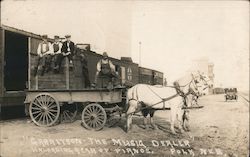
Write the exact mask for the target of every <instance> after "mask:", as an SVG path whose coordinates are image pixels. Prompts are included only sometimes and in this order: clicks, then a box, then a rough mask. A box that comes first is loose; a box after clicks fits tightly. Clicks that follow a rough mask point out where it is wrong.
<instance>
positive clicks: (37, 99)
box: [34, 97, 43, 107]
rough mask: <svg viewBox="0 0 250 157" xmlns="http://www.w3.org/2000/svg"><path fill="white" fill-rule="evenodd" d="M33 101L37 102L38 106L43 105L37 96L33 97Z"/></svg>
mask: <svg viewBox="0 0 250 157" xmlns="http://www.w3.org/2000/svg"><path fill="white" fill-rule="evenodd" d="M35 101H37V103H38V104H39V106H41V107H42V106H43V104H42V103H41V102H40V100H39V97H37V98H36V99H35ZM35 101H34V102H35Z"/></svg>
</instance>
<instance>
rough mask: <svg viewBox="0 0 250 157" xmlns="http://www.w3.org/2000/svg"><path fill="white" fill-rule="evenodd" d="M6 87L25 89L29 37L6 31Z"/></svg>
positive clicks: (13, 89) (8, 89)
mask: <svg viewBox="0 0 250 157" xmlns="http://www.w3.org/2000/svg"><path fill="white" fill-rule="evenodd" d="M4 62H5V66H4V88H5V90H6V91H23V90H24V89H25V88H26V82H27V80H28V38H27V37H26V36H24V35H21V34H17V33H14V32H9V31H5V53H4Z"/></svg>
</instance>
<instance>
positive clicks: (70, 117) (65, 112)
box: [65, 112, 72, 121]
mask: <svg viewBox="0 0 250 157" xmlns="http://www.w3.org/2000/svg"><path fill="white" fill-rule="evenodd" d="M65 114H66V115H67V117H69V119H70V121H72V117H71V116H70V115H69V113H67V112H65Z"/></svg>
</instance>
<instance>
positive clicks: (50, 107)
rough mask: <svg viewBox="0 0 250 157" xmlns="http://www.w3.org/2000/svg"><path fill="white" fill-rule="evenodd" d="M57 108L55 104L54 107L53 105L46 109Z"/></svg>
mask: <svg viewBox="0 0 250 157" xmlns="http://www.w3.org/2000/svg"><path fill="white" fill-rule="evenodd" d="M55 107H56V108H57V105H56V104H55V105H53V106H50V107H48V108H49V109H51V108H55Z"/></svg>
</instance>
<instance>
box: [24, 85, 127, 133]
mask: <svg viewBox="0 0 250 157" xmlns="http://www.w3.org/2000/svg"><path fill="white" fill-rule="evenodd" d="M124 90H125V88H124V87H120V88H113V89H106V88H95V89H74V90H62V89H60V90H58V89H57V90H55V89H39V90H28V91H27V92H26V99H25V104H27V105H28V106H29V115H30V117H31V119H32V121H33V122H34V123H35V124H36V125H38V126H52V125H54V124H56V122H58V121H59V117H60V118H61V119H64V120H68V121H73V120H74V119H75V117H76V115H77V110H78V106H79V105H81V106H82V108H83V111H82V124H83V125H84V127H85V128H87V129H94V130H100V129H102V128H103V127H104V125H105V123H106V121H107V118H108V117H111V115H112V114H113V112H120V111H121V110H122V108H121V107H119V106H118V105H120V104H122V102H123V100H124V99H123V93H124Z"/></svg>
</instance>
